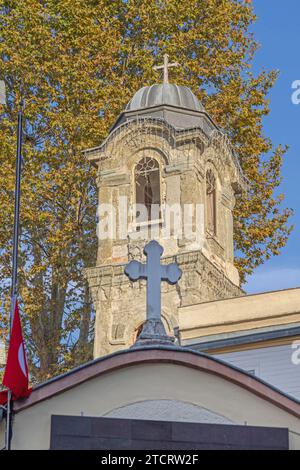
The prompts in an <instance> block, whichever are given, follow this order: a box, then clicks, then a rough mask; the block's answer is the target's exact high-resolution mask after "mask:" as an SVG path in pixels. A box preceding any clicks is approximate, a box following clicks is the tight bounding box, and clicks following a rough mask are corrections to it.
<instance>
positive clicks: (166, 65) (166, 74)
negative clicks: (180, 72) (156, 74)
mask: <svg viewBox="0 0 300 470" xmlns="http://www.w3.org/2000/svg"><path fill="white" fill-rule="evenodd" d="M171 67H180V64H179V63H178V62H173V63H171V64H170V63H169V56H168V54H164V63H163V65H155V66H154V67H153V69H154V70H163V73H164V80H163V83H164V84H167V83H169V68H171Z"/></svg>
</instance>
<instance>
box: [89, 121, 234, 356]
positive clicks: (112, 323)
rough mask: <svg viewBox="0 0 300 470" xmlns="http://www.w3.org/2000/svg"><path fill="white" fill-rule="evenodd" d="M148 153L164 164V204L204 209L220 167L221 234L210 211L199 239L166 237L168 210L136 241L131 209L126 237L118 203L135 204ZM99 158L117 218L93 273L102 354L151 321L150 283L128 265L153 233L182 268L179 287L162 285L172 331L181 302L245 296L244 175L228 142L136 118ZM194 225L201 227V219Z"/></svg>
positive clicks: (104, 195) (102, 183) (102, 189)
mask: <svg viewBox="0 0 300 470" xmlns="http://www.w3.org/2000/svg"><path fill="white" fill-rule="evenodd" d="M95 152H96V153H95ZM145 156H147V157H151V158H155V159H156V160H157V162H158V164H159V169H160V194H161V204H162V207H163V205H164V204H168V205H171V206H172V205H173V204H178V205H180V206H181V207H182V208H183V207H184V206H185V204H189V205H193V207H194V208H195V206H196V205H202V207H203V214H205V204H206V172H207V170H208V169H211V170H212V171H213V173H214V175H215V177H216V182H217V190H216V218H217V231H216V234H215V235H214V236H212V235H211V234H208V232H206V229H205V226H206V221H205V215H204V219H203V225H204V231H203V235H204V236H203V238H202V240H201V241H200V242H199V240H198V239H197V238H196V235H195V236H194V238H188V237H186V236H185V234H184V235H183V236H182V237H181V238H179V239H177V238H176V237H172V236H171V237H169V238H168V237H165V236H164V233H163V230H164V228H165V226H166V222H167V217H166V214H165V213H164V211H163V210H162V217H161V220H160V221H159V222H158V223H156V225H155V229H156V232H155V235H154V236H153V234H150V233H149V226H147V225H146V226H143V227H140V229H139V234H140V239H137V237H136V235H137V231H136V227H135V220H134V214H128V221H129V223H130V225H129V227H128V230H127V231H126V233H125V236H123V237H120V217H122V216H124V213H125V211H124V208H123V207H119V201H120V198H122V197H123V198H124V197H126V198H127V201H128V203H129V204H130V205H132V204H134V203H135V179H134V171H135V167H136V164H137V163H138V162H139V161H140V159H141V158H143V157H145ZM92 160H93V161H94V162H96V163H97V165H98V178H97V184H98V187H99V204H100V205H102V207H104V205H105V204H112V205H113V206H114V208H115V210H116V220H117V222H116V227H115V229H116V236H114V237H113V238H112V239H108V240H100V241H99V245H98V256H97V266H96V267H95V268H90V269H88V270H87V271H86V275H87V279H88V281H89V285H90V289H91V294H92V298H93V301H94V304H95V308H96V326H95V347H94V352H95V357H98V356H100V355H103V354H107V353H110V352H113V351H115V350H117V349H121V348H125V347H128V346H130V344H132V342H133V339H134V335H135V332H136V330H137V328H138V327H139V326H140V325H141V324H142V322H143V321H144V319H145V315H146V305H145V302H146V292H145V282H144V281H140V282H137V283H135V284H132V283H131V282H129V280H128V279H127V278H126V276H125V275H124V273H123V271H124V265H125V264H126V263H127V262H128V261H129V260H131V259H137V260H143V259H144V255H143V248H144V246H145V244H146V243H147V241H149V240H150V239H153V238H154V239H156V240H157V241H158V242H159V243H160V244H161V245H162V246H163V248H164V256H165V258H164V259H165V260H166V261H167V262H173V261H174V260H176V261H177V262H178V263H179V265H180V267H181V268H182V270H183V277H182V279H181V281H180V282H179V284H178V286H168V285H165V283H162V305H163V319H164V322H165V327H166V330H167V332H168V333H169V334H173V330H174V328H176V327H178V314H177V311H178V308H179V307H183V306H186V305H193V304H195V303H199V302H204V301H210V300H216V299H223V298H228V297H234V296H238V295H241V294H242V292H241V290H240V289H239V276H238V272H237V269H236V268H235V266H234V261H233V219H232V211H233V208H234V204H235V194H236V189H234V188H236V187H238V186H239V174H238V170H237V167H236V165H235V163H234V161H233V160H232V158H231V155H230V153H229V152H228V149H227V148H226V146H225V145H222V141H221V140H215V139H213V138H212V136H211V137H210V138H209V137H208V135H207V134H205V132H204V131H203V130H201V129H199V128H193V129H188V130H185V131H183V130H179V129H175V128H172V126H170V125H168V124H167V123H166V122H164V121H162V120H155V119H150V120H148V121H147V120H144V121H139V120H138V119H137V120H136V121H134V120H133V121H130V123H127V124H126V125H125V126H124V127H122V126H121V128H118V129H117V130H116V131H114V132H113V133H112V134H111V135H110V136H109V138H108V140H107V141H106V143H105V145H104V146H102V147H101V149H99V150H98V153H97V151H96V150H95V151H94V156H93V157H92ZM153 226H154V225H152V227H153ZM192 228H193V231H194V232H195V229H196V220H195V217H194V220H193V222H192ZM123 235H124V234H123ZM171 235H172V234H171Z"/></svg>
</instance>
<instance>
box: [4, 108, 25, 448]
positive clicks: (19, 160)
mask: <svg viewBox="0 0 300 470" xmlns="http://www.w3.org/2000/svg"><path fill="white" fill-rule="evenodd" d="M17 132H18V138H17V161H16V182H15V213H14V237H13V263H12V285H11V311H10V320H9V338H10V335H11V329H12V322H13V316H14V311H15V304H16V300H17V291H18V254H19V227H20V200H21V172H22V137H23V100H22V99H21V101H20V105H19V113H18V131H17ZM11 438H12V394H11V391H10V390H9V391H8V400H7V414H6V450H10V449H11Z"/></svg>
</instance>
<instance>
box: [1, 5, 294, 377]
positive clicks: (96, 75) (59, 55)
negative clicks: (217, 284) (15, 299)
mask: <svg viewBox="0 0 300 470" xmlns="http://www.w3.org/2000/svg"><path fill="white" fill-rule="evenodd" d="M254 21H255V17H254V14H253V10H252V5H251V2H249V1H242V0H197V1H196V0H169V1H162V0H161V1H160V0H147V1H143V0H128V1H125V0H114V1H111V0H47V1H46V0H45V1H43V0H22V1H20V0H0V37H1V40H0V57H1V60H0V79H4V80H5V82H6V87H7V91H8V102H7V105H6V106H5V107H2V108H1V110H0V111H1V117H0V126H1V140H0V201H1V210H0V288H1V302H2V304H1V305H2V307H1V306H0V315H1V316H0V328H2V330H3V333H5V325H7V313H8V295H9V278H10V275H11V251H12V232H13V230H12V227H13V196H14V165H15V151H16V122H17V111H18V102H19V99H20V90H21V89H22V90H23V96H24V98H25V103H26V107H25V118H26V121H25V126H24V131H25V137H24V152H23V154H24V166H23V179H22V207H21V220H22V233H21V254H20V282H19V288H20V289H19V290H20V295H21V299H22V303H23V304H24V305H25V306H26V310H25V312H26V316H25V317H24V318H25V320H24V322H25V324H24V327H25V332H26V337H27V345H28V347H29V350H30V370H31V373H32V376H33V377H35V378H36V380H41V379H44V378H45V377H48V376H52V375H54V374H57V373H58V372H60V371H63V370H66V369H68V368H69V367H71V366H73V365H75V364H78V363H80V362H83V361H85V360H87V359H89V358H91V357H92V346H91V345H92V336H93V310H92V306H91V303H90V300H89V294H88V289H87V286H86V283H85V281H84V279H83V275H82V271H83V268H85V267H87V266H91V265H93V263H94V256H95V254H96V233H95V211H96V209H95V207H96V203H97V198H96V193H95V186H94V184H95V174H94V170H93V169H92V168H90V166H89V165H88V164H87V162H86V161H85V159H84V157H83V156H82V153H81V151H82V150H83V149H84V148H87V147H92V146H95V145H98V144H100V143H101V141H102V140H103V138H104V137H105V136H106V134H107V131H108V129H109V127H110V126H111V125H112V123H113V122H114V120H115V119H116V117H117V116H118V114H119V113H120V112H121V111H122V110H123V109H124V107H125V105H126V103H127V102H128V101H129V99H130V98H131V97H132V95H133V93H134V92H135V91H136V90H137V89H138V88H140V87H141V86H143V85H147V84H152V83H155V82H156V81H157V80H158V76H157V73H156V72H155V71H154V70H153V66H154V65H155V64H157V63H158V62H159V63H160V62H161V60H162V55H163V54H164V53H166V52H167V53H168V54H169V56H170V59H171V60H176V61H178V62H179V63H180V64H182V65H183V66H182V67H181V68H178V69H176V70H172V71H170V80H171V81H176V83H177V84H185V85H188V86H189V87H191V89H192V90H193V91H194V93H195V94H196V95H197V96H198V98H199V99H200V100H201V101H202V103H203V104H204V106H205V108H206V110H207V111H208V112H209V113H210V114H211V116H212V117H213V118H214V119H215V121H216V122H217V123H218V124H219V125H220V126H221V127H222V128H224V129H225V130H226V132H227V133H228V135H229V137H230V139H231V140H232V142H233V143H234V145H235V147H236V150H237V153H238V155H239V158H240V162H241V165H242V167H243V169H244V172H245V174H246V176H247V177H248V178H249V180H250V181H251V186H250V190H249V194H248V198H240V199H239V200H238V201H237V206H236V210H235V244H236V248H237V252H238V253H239V257H237V259H236V263H237V265H238V267H239V269H240V272H241V275H242V276H244V275H245V274H246V273H251V272H252V271H253V269H254V268H255V266H258V265H259V264H261V263H263V262H264V261H265V260H266V259H268V258H269V257H270V256H272V255H277V254H278V253H279V252H280V249H281V248H282V247H283V246H284V245H285V243H286V241H287V238H288V235H289V232H290V228H289V226H288V219H289V215H290V210H288V209H285V208H283V207H282V199H283V197H282V196H277V197H276V196H275V195H274V194H275V192H276V189H277V187H278V185H279V184H280V181H281V165H282V159H283V157H284V154H285V150H286V149H285V148H284V147H283V148H282V147H279V148H273V145H272V142H271V141H270V140H269V139H268V138H267V137H265V136H264V134H263V129H262V119H263V118H264V116H266V115H267V114H268V113H269V105H268V100H267V94H268V92H269V90H270V88H271V87H272V86H273V84H274V82H275V80H276V76H277V73H276V72H274V71H271V72H269V73H267V72H263V73H261V74H260V75H253V74H252V72H251V60H252V57H253V54H254V53H255V50H256V48H257V45H256V43H255V41H254V39H253V37H252V36H251V34H250V33H249V27H250V26H251V24H252V23H253V22H254ZM21 306H22V304H21Z"/></svg>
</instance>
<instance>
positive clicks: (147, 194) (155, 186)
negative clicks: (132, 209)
mask: <svg viewBox="0 0 300 470" xmlns="http://www.w3.org/2000/svg"><path fill="white" fill-rule="evenodd" d="M135 194H136V204H142V205H143V206H144V207H145V208H146V210H145V214H144V216H143V214H142V213H139V211H138V210H137V212H138V213H137V216H139V221H140V222H147V221H150V220H153V219H160V176H159V164H158V162H157V160H155V159H154V158H150V157H144V158H142V159H141V160H140V161H139V162H138V164H137V165H136V167H135Z"/></svg>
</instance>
